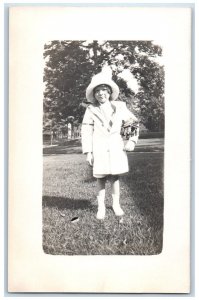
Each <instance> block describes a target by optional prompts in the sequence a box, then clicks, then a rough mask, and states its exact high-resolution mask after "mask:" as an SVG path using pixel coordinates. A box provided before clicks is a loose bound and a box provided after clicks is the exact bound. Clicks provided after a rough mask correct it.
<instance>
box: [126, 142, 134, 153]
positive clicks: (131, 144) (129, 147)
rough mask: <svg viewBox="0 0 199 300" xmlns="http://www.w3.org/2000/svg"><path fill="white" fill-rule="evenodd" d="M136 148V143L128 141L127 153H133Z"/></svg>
mask: <svg viewBox="0 0 199 300" xmlns="http://www.w3.org/2000/svg"><path fill="white" fill-rule="evenodd" d="M134 148H135V142H134V141H130V140H129V141H128V142H127V143H126V145H125V147H124V150H125V151H133V150H134Z"/></svg>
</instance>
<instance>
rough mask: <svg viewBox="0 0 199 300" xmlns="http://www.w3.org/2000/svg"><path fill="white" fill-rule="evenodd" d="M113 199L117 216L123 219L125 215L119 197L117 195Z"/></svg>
mask: <svg viewBox="0 0 199 300" xmlns="http://www.w3.org/2000/svg"><path fill="white" fill-rule="evenodd" d="M112 197H113V210H114V213H115V215H116V216H118V217H121V216H123V215H124V211H123V210H122V208H121V206H120V203H119V197H118V196H116V195H112Z"/></svg>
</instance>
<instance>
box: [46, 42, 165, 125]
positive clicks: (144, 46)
mask: <svg viewBox="0 0 199 300" xmlns="http://www.w3.org/2000/svg"><path fill="white" fill-rule="evenodd" d="M161 55H162V49H161V47H160V46H158V45H155V44H154V43H153V42H152V41H52V42H49V43H48V44H46V45H45V47H44V58H45V62H46V65H45V69H44V82H45V84H46V89H45V92H44V129H47V128H48V129H51V130H58V129H61V128H64V126H65V125H66V123H67V118H68V117H69V116H73V117H74V119H75V120H77V121H79V122H81V120H82V117H83V114H84V111H85V105H84V102H85V100H86V99H85V90H86V87H87V86H88V84H89V82H90V80H91V77H92V76H93V75H94V74H96V73H98V72H100V71H101V69H102V67H103V66H104V65H108V66H110V67H111V69H112V73H113V79H114V80H115V81H116V82H117V84H118V85H119V87H120V100H122V101H125V102H127V104H128V106H129V107H130V108H131V109H132V110H133V111H134V113H135V114H136V115H137V116H138V117H139V118H140V120H141V122H142V123H143V124H144V125H145V126H146V127H147V128H148V129H150V130H159V129H161V130H163V128H164V69H163V67H162V66H161V65H160V64H159V63H158V62H157V58H158V57H161ZM124 70H128V71H129V72H130V74H132V75H133V77H134V78H135V79H136V81H137V84H138V87H139V88H138V91H135V90H132V88H131V86H130V85H128V83H127V81H126V79H124V78H122V76H121V74H123V71H124Z"/></svg>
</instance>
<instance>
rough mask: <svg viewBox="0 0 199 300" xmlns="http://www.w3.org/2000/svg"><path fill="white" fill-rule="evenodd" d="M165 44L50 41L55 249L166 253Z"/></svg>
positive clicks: (46, 202) (47, 248) (46, 239)
mask: <svg viewBox="0 0 199 300" xmlns="http://www.w3.org/2000/svg"><path fill="white" fill-rule="evenodd" d="M162 50H163V49H162V48H161V46H159V45H157V43H155V42H154V41H95V40H94V41H51V42H49V43H46V44H45V47H44V59H45V69H44V82H45V92H44V111H43V113H44V115H43V145H44V148H43V154H44V158H43V159H44V165H43V167H44V172H43V176H44V177H43V202H42V204H43V208H42V209H43V250H44V252H45V253H47V254H53V255H58V254H62V255H94V254H97V255H120V254H127V255H155V254H159V253H161V251H162V245H163V219H164V197H163V194H164V190H163V189H164V187H163V185H164V184H163V174H164V168H163V166H164V66H163V63H162V61H163V59H162V55H163V53H162V52H163V51H162Z"/></svg>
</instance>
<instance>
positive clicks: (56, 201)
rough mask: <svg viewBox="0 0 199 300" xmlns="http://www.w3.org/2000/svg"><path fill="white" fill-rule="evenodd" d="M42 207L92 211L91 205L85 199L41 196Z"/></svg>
mask: <svg viewBox="0 0 199 300" xmlns="http://www.w3.org/2000/svg"><path fill="white" fill-rule="evenodd" d="M42 206H43V207H49V208H50V207H55V208H58V209H72V210H79V209H80V210H86V209H93V205H92V204H91V202H90V201H89V200H86V199H70V198H64V197H53V196H43V197H42Z"/></svg>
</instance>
